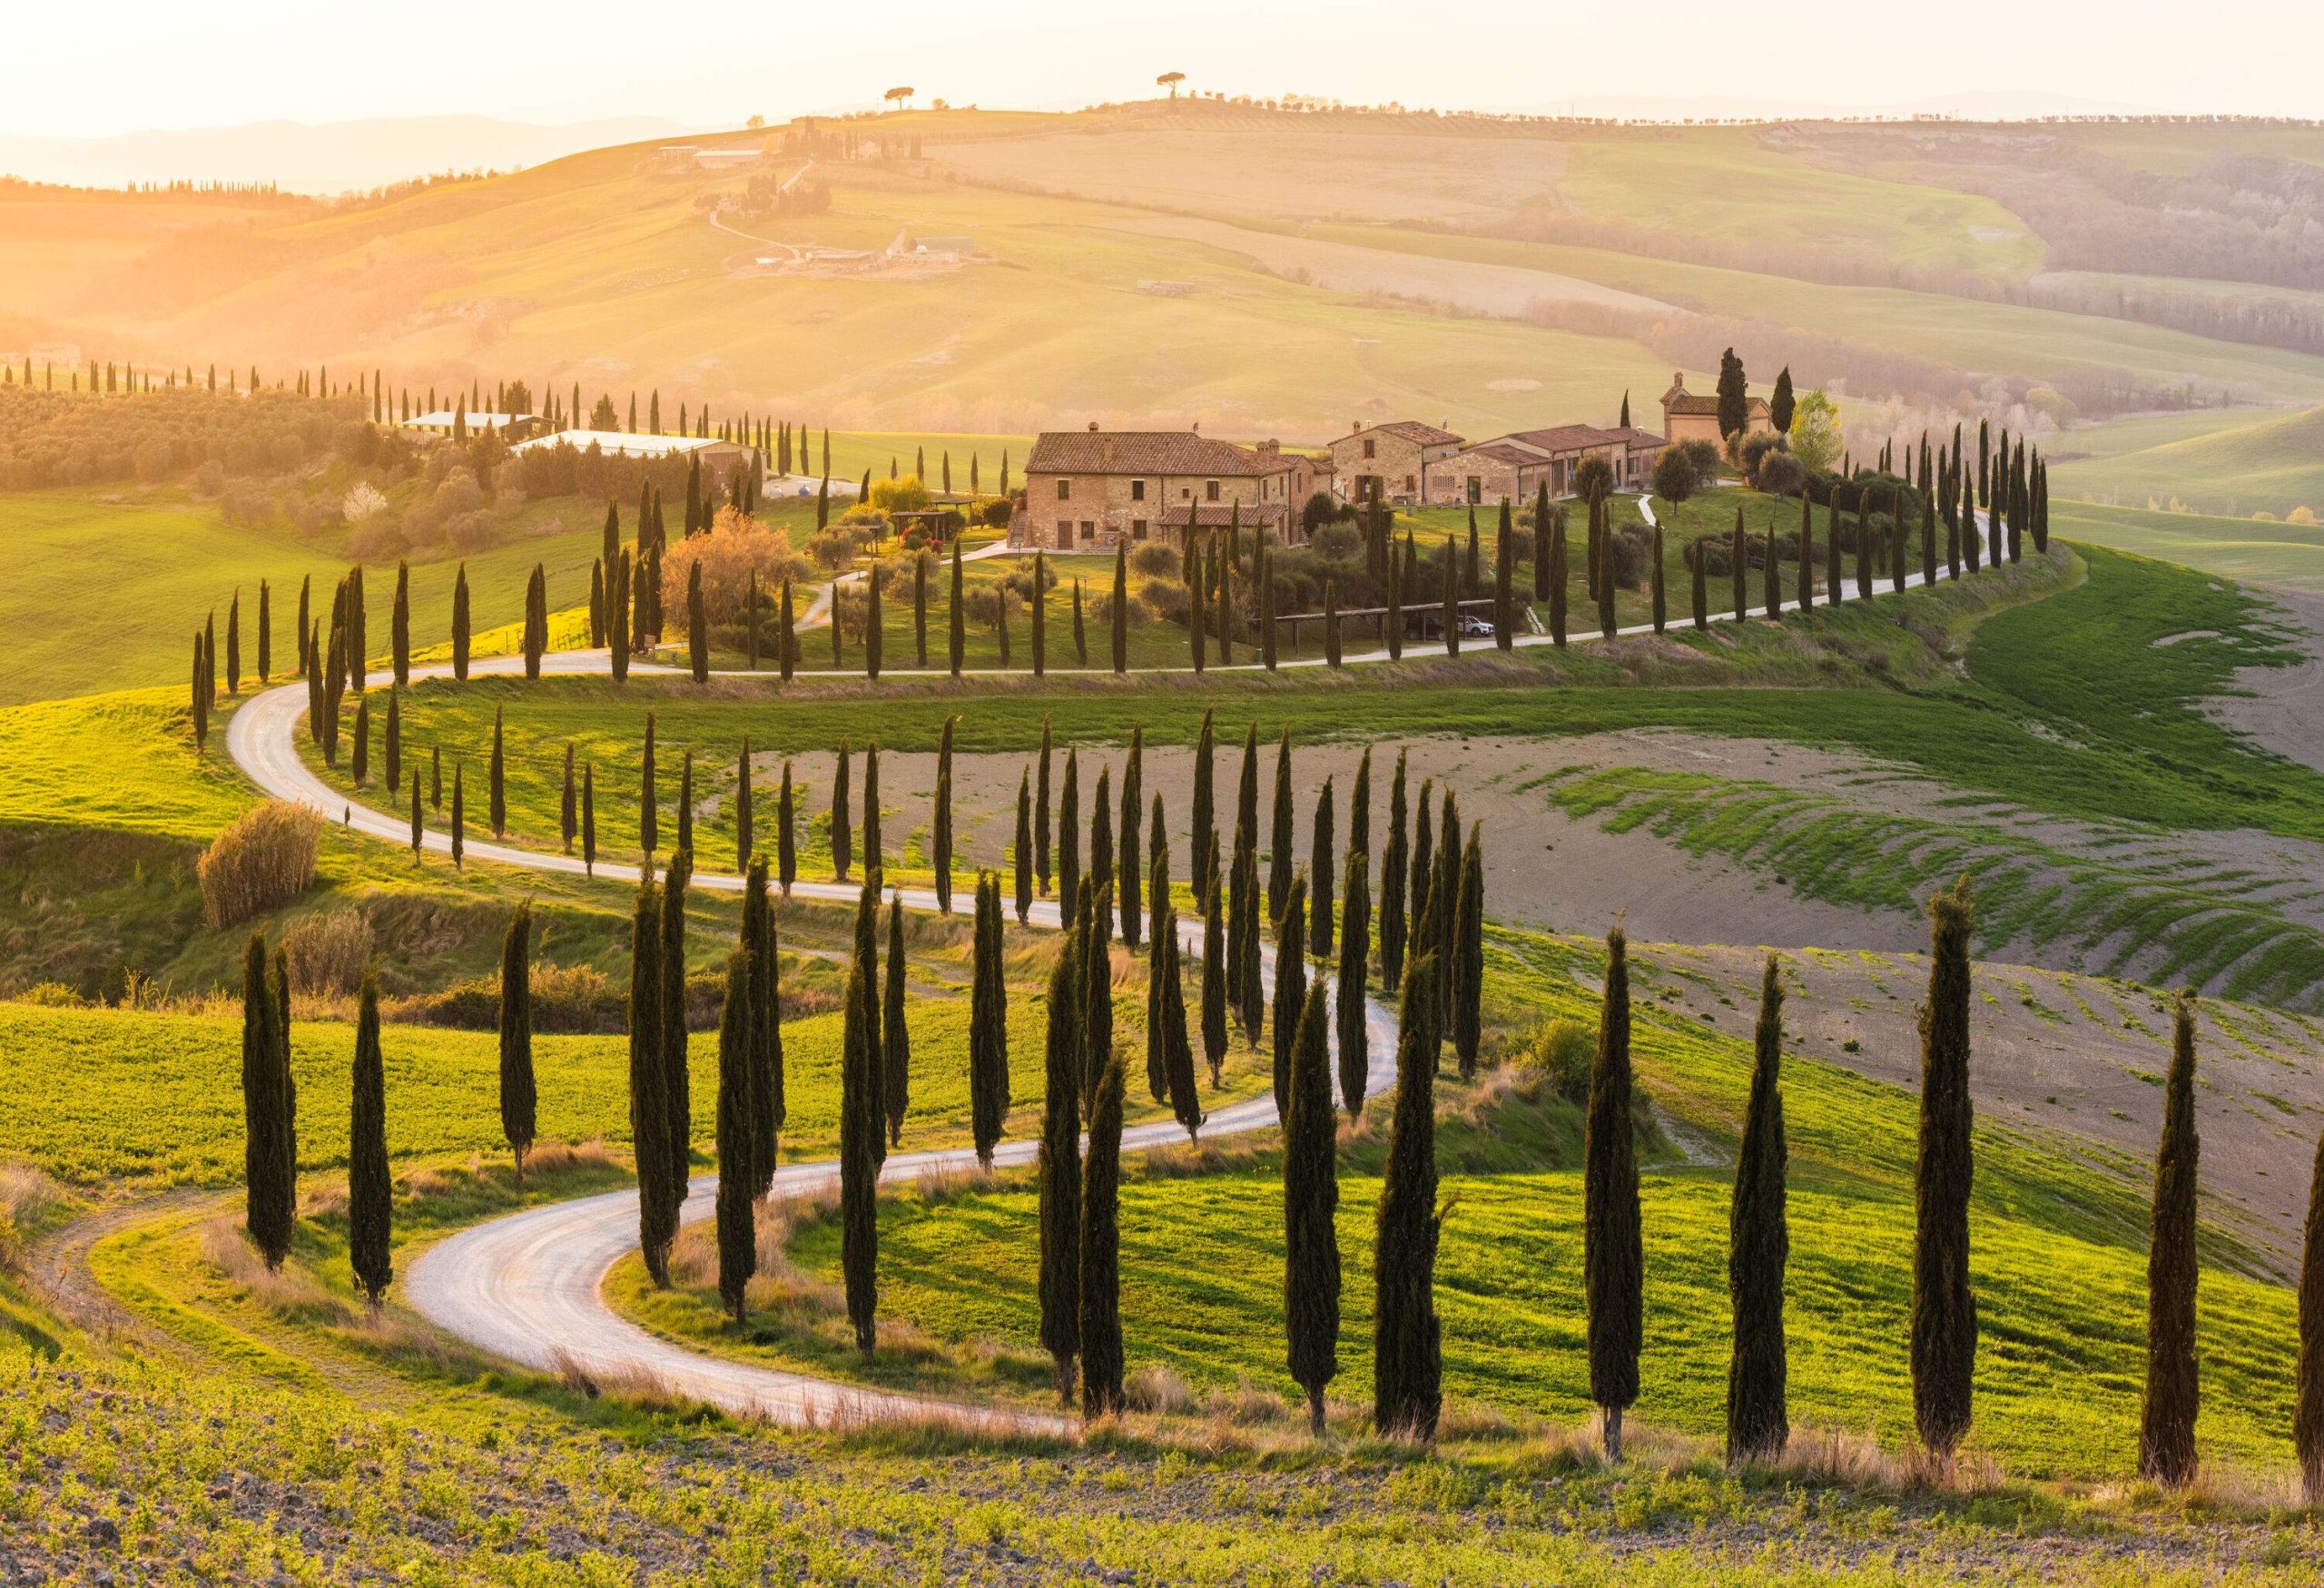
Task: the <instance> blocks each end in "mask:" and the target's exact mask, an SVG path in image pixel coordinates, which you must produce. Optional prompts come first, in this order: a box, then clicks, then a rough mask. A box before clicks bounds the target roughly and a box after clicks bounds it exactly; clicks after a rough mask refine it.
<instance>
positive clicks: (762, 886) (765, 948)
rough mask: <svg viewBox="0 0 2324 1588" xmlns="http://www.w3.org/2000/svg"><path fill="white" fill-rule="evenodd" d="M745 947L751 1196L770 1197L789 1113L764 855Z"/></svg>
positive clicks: (758, 859) (747, 898)
mask: <svg viewBox="0 0 2324 1588" xmlns="http://www.w3.org/2000/svg"><path fill="white" fill-rule="evenodd" d="M742 946H743V948H745V949H747V950H749V951H750V955H751V985H750V993H751V1194H752V1195H753V1196H754V1197H764V1196H765V1195H766V1194H767V1193H768V1192H769V1191H770V1190H772V1189H773V1187H774V1167H775V1155H776V1152H777V1149H778V1148H779V1146H780V1143H781V1139H782V1134H783V1121H784V1119H785V1117H786V1116H787V1114H788V1113H789V1108H788V1104H787V1101H786V1100H785V1098H784V1096H783V972H782V966H781V963H780V962H779V961H778V959H777V957H776V945H775V935H774V906H773V902H771V901H770V900H769V898H768V896H767V864H766V856H765V855H764V854H763V853H762V854H756V855H753V856H752V857H751V869H750V873H749V875H748V876H747V877H746V878H745V879H744V883H743V933H742ZM723 1172H724V1171H723V1170H722V1173H723Z"/></svg>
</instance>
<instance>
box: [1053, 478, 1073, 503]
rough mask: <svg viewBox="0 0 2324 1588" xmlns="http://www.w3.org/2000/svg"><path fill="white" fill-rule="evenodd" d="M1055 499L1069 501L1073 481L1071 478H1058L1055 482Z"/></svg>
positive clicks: (1071, 496)
mask: <svg viewBox="0 0 2324 1588" xmlns="http://www.w3.org/2000/svg"><path fill="white" fill-rule="evenodd" d="M1057 499H1058V500H1059V501H1061V502H1069V501H1071V500H1072V499H1073V482H1072V481H1071V480H1069V479H1060V480H1059V481H1058V482H1057Z"/></svg>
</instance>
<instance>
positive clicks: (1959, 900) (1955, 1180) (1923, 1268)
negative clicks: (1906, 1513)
mask: <svg viewBox="0 0 2324 1588" xmlns="http://www.w3.org/2000/svg"><path fill="white" fill-rule="evenodd" d="M1972 908H1973V906H1972V901H1971V898H1970V894H1969V880H1968V878H1967V877H1963V878H1962V879H1961V880H1960V881H1959V882H1958V883H1955V885H1954V886H1953V888H1952V890H1951V891H1950V892H1947V893H1938V894H1936V895H1935V897H1934V898H1932V899H1931V900H1930V901H1929V906H1928V913H1929V966H1928V1000H1927V1001H1926V1002H1925V1004H1923V1005H1922V1007H1921V1011H1920V1028H1921V1119H1920V1142H1919V1149H1918V1156H1917V1161H1916V1163H1915V1169H1914V1203H1915V1232H1914V1239H1913V1313H1912V1367H1913V1418H1914V1423H1915V1426H1916V1427H1917V1429H1918V1430H1919V1433H1920V1438H1921V1443H1922V1445H1925V1446H1926V1447H1927V1449H1928V1450H1929V1452H1930V1453H1931V1454H1932V1455H1935V1456H1936V1457H1937V1459H1938V1460H1940V1461H1944V1462H1950V1461H1951V1460H1952V1458H1953V1451H1954V1447H1955V1445H1959V1444H1960V1442H1961V1435H1963V1434H1965V1433H1966V1432H1967V1431H1968V1427H1969V1409H1970V1373H1971V1370H1972V1368H1973V1367H1974V1366H1975V1362H1976V1355H1977V1303H1976V1298H1975V1297H1974V1295H1972V1294H1971V1292H1970V1288H1969V1179H1970V1174H1971V1169H1972V1165H1971V1158H1970V1145H1969V1129H1970V1114H1971V1110H1970V1102H1969V932H1970V928H1971V924H1972Z"/></svg>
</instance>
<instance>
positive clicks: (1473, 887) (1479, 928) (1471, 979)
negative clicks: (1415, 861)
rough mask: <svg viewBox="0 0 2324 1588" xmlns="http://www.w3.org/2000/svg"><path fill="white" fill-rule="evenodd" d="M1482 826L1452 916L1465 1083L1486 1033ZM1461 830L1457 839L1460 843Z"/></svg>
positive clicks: (1457, 1037)
mask: <svg viewBox="0 0 2324 1588" xmlns="http://www.w3.org/2000/svg"><path fill="white" fill-rule="evenodd" d="M1482 825H1483V824H1482V823H1480V824H1476V825H1474V826H1472V827H1471V828H1470V829H1469V844H1468V848H1467V850H1466V852H1465V853H1463V855H1462V861H1461V891H1460V893H1459V894H1458V895H1457V896H1456V902H1455V903H1454V905H1453V913H1452V1050H1453V1052H1454V1053H1455V1054H1457V1055H1458V1056H1459V1058H1460V1060H1461V1079H1462V1080H1474V1079H1475V1078H1476V1073H1477V1048H1478V1044H1479V1042H1480V1040H1481V1038H1482V1029H1483V1015H1482V1011H1483V1002H1484V971H1485V958H1484V922H1485V911H1484V893H1485V863H1484V841H1483V839H1482V837H1481V836H1480V832H1479V830H1480V828H1481V827H1482ZM1458 835H1459V834H1458V832H1457V830H1453V836H1454V837H1455V838H1456V839H1457V837H1458Z"/></svg>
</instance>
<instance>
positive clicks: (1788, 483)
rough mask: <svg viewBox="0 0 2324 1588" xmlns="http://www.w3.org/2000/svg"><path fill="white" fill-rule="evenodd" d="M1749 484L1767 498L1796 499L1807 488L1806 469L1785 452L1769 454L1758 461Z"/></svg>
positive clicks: (1805, 466)
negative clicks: (1756, 470)
mask: <svg viewBox="0 0 2324 1588" xmlns="http://www.w3.org/2000/svg"><path fill="white" fill-rule="evenodd" d="M1751 483H1752V484H1753V485H1755V486H1757V487H1758V488H1759V489H1761V490H1763V491H1766V492H1767V493H1768V495H1769V496H1777V497H1796V496H1797V495H1798V494H1799V493H1800V492H1801V491H1804V490H1806V489H1807V465H1805V464H1803V463H1801V462H1800V461H1799V459H1797V458H1794V457H1793V456H1792V455H1791V453H1790V452H1789V451H1787V450H1786V451H1780V452H1769V453H1768V455H1767V456H1766V457H1764V458H1762V459H1759V467H1758V472H1757V473H1755V474H1754V475H1753V476H1752V477H1751Z"/></svg>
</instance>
